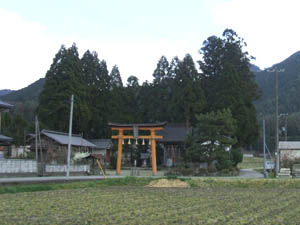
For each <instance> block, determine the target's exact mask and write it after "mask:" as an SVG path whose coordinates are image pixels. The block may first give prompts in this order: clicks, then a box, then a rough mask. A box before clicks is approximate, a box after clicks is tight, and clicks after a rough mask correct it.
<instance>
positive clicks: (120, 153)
mask: <svg viewBox="0 0 300 225" xmlns="http://www.w3.org/2000/svg"><path fill="white" fill-rule="evenodd" d="M122 136H123V130H121V129H120V130H119V139H118V140H119V143H118V158H117V170H116V173H117V175H120V172H121V164H122V139H123V137H122Z"/></svg>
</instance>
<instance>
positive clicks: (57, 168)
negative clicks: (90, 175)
mask: <svg viewBox="0 0 300 225" xmlns="http://www.w3.org/2000/svg"><path fill="white" fill-rule="evenodd" d="M89 171H90V166H89V165H70V172H89ZM58 172H67V165H46V173H58Z"/></svg>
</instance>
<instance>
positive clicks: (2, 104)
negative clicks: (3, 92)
mask: <svg viewBox="0 0 300 225" xmlns="http://www.w3.org/2000/svg"><path fill="white" fill-rule="evenodd" d="M11 107H13V105H11V104H8V103H6V102H3V101H1V100H0V110H3V109H9V108H11Z"/></svg>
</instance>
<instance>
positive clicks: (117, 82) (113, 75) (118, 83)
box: [110, 65, 123, 89]
mask: <svg viewBox="0 0 300 225" xmlns="http://www.w3.org/2000/svg"><path fill="white" fill-rule="evenodd" d="M110 86H111V89H113V88H114V87H123V82H122V78H121V75H120V71H119V68H118V66H117V65H114V66H113V68H112V70H111V72H110Z"/></svg>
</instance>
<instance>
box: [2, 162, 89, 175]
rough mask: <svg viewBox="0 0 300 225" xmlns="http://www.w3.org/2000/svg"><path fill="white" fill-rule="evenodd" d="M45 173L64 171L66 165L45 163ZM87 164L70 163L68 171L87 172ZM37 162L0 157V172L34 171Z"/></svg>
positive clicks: (35, 170)
mask: <svg viewBox="0 0 300 225" xmlns="http://www.w3.org/2000/svg"><path fill="white" fill-rule="evenodd" d="M45 170H46V173H59V172H66V171H67V166H66V165H46V168H45ZM89 171H90V166H89V165H71V166H70V172H89ZM36 172H37V163H36V161H35V160H23V159H1V160H0V174H1V173H5V174H8V173H36Z"/></svg>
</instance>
